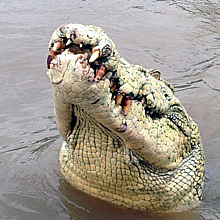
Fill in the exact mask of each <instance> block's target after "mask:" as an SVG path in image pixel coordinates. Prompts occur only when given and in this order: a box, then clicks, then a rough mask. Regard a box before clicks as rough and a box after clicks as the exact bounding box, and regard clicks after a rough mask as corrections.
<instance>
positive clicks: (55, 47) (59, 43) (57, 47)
mask: <svg viewBox="0 0 220 220" xmlns="http://www.w3.org/2000/svg"><path fill="white" fill-rule="evenodd" d="M61 46H62V43H61V42H57V43H55V44H54V46H53V50H54V51H57V50H59V49H60V48H61Z"/></svg>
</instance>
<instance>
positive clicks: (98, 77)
mask: <svg viewBox="0 0 220 220" xmlns="http://www.w3.org/2000/svg"><path fill="white" fill-rule="evenodd" d="M105 72H106V69H105V67H104V66H100V67H99V69H98V70H97V71H96V76H95V79H96V80H97V81H98V80H101V79H102V77H103V76H104V74H105Z"/></svg>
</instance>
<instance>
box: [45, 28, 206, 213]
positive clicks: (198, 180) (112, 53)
mask: <svg viewBox="0 0 220 220" xmlns="http://www.w3.org/2000/svg"><path fill="white" fill-rule="evenodd" d="M68 39H71V42H72V44H70V45H69V46H68V47H67V46H66V44H67V40H68ZM57 42H60V43H59V45H58V46H57V44H56V43H57ZM79 44H83V46H82V47H79ZM49 50H50V53H52V54H54V50H55V55H53V59H52V58H51V57H50V58H49V59H48V60H49V61H48V66H49V68H50V69H49V70H48V77H49V79H50V81H51V84H52V89H53V97H54V105H55V116H56V122H57V125H58V130H59V132H60V134H61V136H62V138H63V141H64V142H63V145H62V148H61V152H60V163H61V172H62V174H63V175H64V177H65V178H66V179H67V181H68V182H69V183H70V184H71V185H73V186H74V187H76V188H78V189H80V190H82V191H84V192H86V193H88V194H91V195H93V196H95V197H98V198H100V199H103V200H106V201H109V202H112V203H114V204H117V205H122V206H125V207H129V208H133V209H137V210H168V209H172V208H174V207H178V206H180V205H183V204H184V205H185V204H190V203H191V202H192V201H197V200H199V199H201V196H202V188H203V183H204V153H203V148H202V144H201V138H200V134H199V129H198V126H197V125H196V124H195V122H194V121H193V120H192V119H191V118H190V117H189V116H188V114H187V113H186V111H185V109H184V108H183V106H182V105H181V103H180V101H179V100H178V99H177V98H176V97H175V96H174V94H173V87H172V85H170V84H169V83H168V82H166V81H165V80H163V79H161V78H160V72H159V71H156V70H148V69H144V68H143V67H141V66H137V65H131V64H129V63H128V62H127V61H126V60H124V59H123V58H120V56H119V54H118V52H117V50H116V47H115V44H114V43H113V41H112V40H111V39H109V38H108V36H107V35H106V34H105V33H104V31H103V30H102V29H101V28H97V27H94V26H84V25H78V24H68V25H63V26H61V27H59V28H58V29H57V30H56V31H55V32H54V34H53V35H52V38H51V41H50V43H49ZM97 51H98V53H97V54H98V56H99V58H97V59H95V60H94V59H93V57H94V56H93V55H92V54H94V53H95V52H97ZM84 52H87V53H88V54H87V55H82V54H83V53H84ZM79 53H82V54H79ZM87 56H88V58H89V57H90V61H91V63H89V62H88V58H87ZM91 57H92V58H91ZM100 65H101V68H100ZM98 67H99V68H98ZM106 70H107V72H105V71H106Z"/></svg>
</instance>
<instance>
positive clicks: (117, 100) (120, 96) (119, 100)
mask: <svg viewBox="0 0 220 220" xmlns="http://www.w3.org/2000/svg"><path fill="white" fill-rule="evenodd" d="M122 98H123V95H122V94H121V93H119V94H118V95H117V97H116V99H115V105H120V104H121V101H122Z"/></svg>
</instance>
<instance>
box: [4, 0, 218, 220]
mask: <svg viewBox="0 0 220 220" xmlns="http://www.w3.org/2000/svg"><path fill="white" fill-rule="evenodd" d="M57 5H59V7H57ZM0 11H1V13H0V18H1V26H0V29H1V32H0V36H1V40H2V46H3V47H2V48H1V59H0V66H1V71H0V76H1V80H0V81H1V87H0V94H1V96H0V100H1V102H0V124H1V126H0V138H1V142H0V143H1V144H0V166H1V169H0V189H1V191H0V219H19V220H20V219H22V220H23V219H32V220H35V219H44V220H47V219H53V220H56V219H57V220H60V219H62V220H63V219H64V220H65V219H68V220H69V219H83V220H84V219H88V220H89V219H92V220H98V219H120V220H123V219H126V220H131V219H132V220H134V219H135V220H139V219H161V220H165V219H182V220H183V219H187V220H190V219H193V220H196V219H220V197H219V194H220V184H219V178H220V173H219V172H218V170H219V168H220V161H219V155H220V148H219V144H220V136H219V130H220V123H219V118H220V111H219V109H220V102H219V96H220V93H219V92H220V74H219V72H220V22H219V21H220V3H219V1H217V0H213V1H209V0H204V1H193V0H191V1H189V0H187V1H177V0H173V1H171V0H170V1H161V0H158V1H150V0H147V1H143V0H141V1H139V0H130V1H126V0H124V1H116V0H113V1H107V0H104V1H103V0H97V1H96V2H94V3H93V4H92V3H91V1H83V0H75V1H72V2H70V1H68V0H63V1H62V3H60V2H58V1H56V0H55V1H53V3H52V4H49V5H48V4H46V3H45V1H43V0H39V1H37V3H36V2H34V1H21V0H16V1H15V0H11V1H1V2H0ZM67 22H76V23H83V24H93V25H97V26H101V27H102V28H104V29H105V30H106V32H107V33H108V35H109V36H110V37H111V38H112V39H113V40H114V41H115V43H116V44H117V47H118V50H119V52H120V54H121V56H122V57H124V58H126V59H127V60H128V61H129V62H130V63H135V64H140V65H143V66H144V67H146V68H156V69H160V70H161V71H162V77H163V78H165V79H167V80H169V81H170V82H171V83H173V84H174V86H175V89H176V95H177V96H178V97H179V98H180V100H181V102H182V103H183V105H184V106H185V108H186V109H187V111H188V112H189V114H190V115H191V116H192V117H193V119H195V121H196V122H197V123H198V124H199V127H200V130H201V135H202V140H203V146H204V149H205V154H206V181H205V189H204V199H203V201H202V203H201V204H200V205H199V206H198V207H196V208H191V209H189V210H188V211H185V212H178V213H140V212H137V211H133V210H127V209H124V208H120V207H116V206H114V205H111V204H108V203H106V202H103V201H100V200H98V199H95V198H93V197H91V196H88V195H86V194H84V193H82V192H80V191H78V190H76V189H73V188H72V187H71V186H70V185H69V184H68V183H67V182H66V181H65V180H64V179H63V177H62V176H61V174H60V172H59V161H58V158H59V149H60V146H61V139H60V136H59V134H58V131H57V128H56V124H55V119H54V116H53V102H52V95H51V89H50V85H49V81H48V80H47V78H46V56H47V45H48V41H49V38H50V35H51V33H52V32H53V31H54V29H56V28H57V27H58V26H59V25H60V24H62V23H67Z"/></svg>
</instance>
